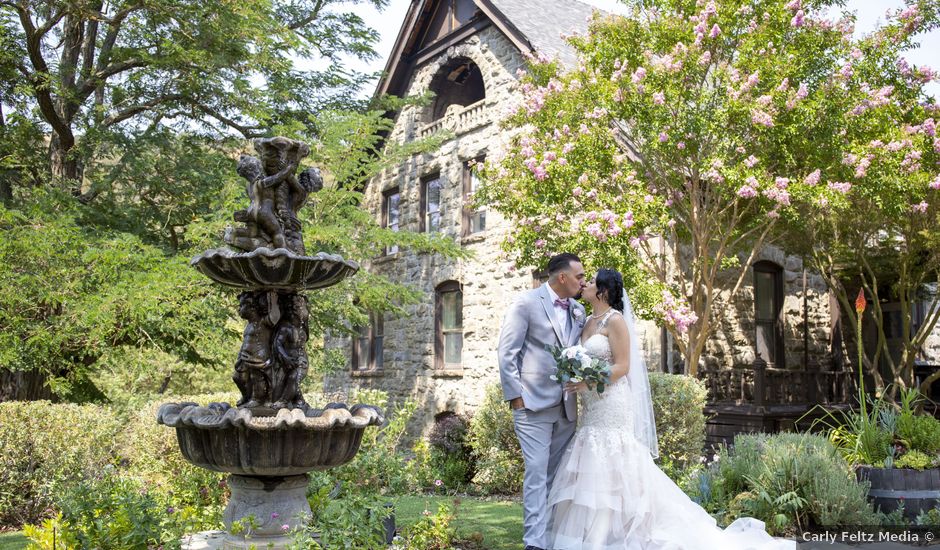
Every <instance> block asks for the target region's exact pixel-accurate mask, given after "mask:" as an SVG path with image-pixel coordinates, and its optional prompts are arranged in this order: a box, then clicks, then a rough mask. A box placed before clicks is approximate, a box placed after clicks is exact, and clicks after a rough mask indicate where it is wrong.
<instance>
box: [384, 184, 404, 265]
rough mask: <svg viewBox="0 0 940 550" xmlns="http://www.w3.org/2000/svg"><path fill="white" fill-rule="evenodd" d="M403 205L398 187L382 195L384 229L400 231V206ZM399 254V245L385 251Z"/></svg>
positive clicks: (389, 247) (391, 246)
mask: <svg viewBox="0 0 940 550" xmlns="http://www.w3.org/2000/svg"><path fill="white" fill-rule="evenodd" d="M400 203H401V194H400V193H399V192H398V188H397V187H393V188H392V189H388V190H386V191H384V192H383V193H382V227H385V228H387V229H391V230H392V231H398V224H399V222H400V220H401V214H400V212H399V206H400ZM396 252H398V245H397V244H393V245H390V246H388V247H386V249H385V254H395V253H396Z"/></svg>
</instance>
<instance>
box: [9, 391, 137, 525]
mask: <svg viewBox="0 0 940 550" xmlns="http://www.w3.org/2000/svg"><path fill="white" fill-rule="evenodd" d="M120 430H121V422H120V420H119V418H118V417H117V416H116V415H115V414H114V413H113V412H111V411H110V410H109V409H107V408H104V407H100V406H97V405H68V404H67V405H59V404H53V403H50V402H48V401H14V402H6V403H0V526H3V527H19V526H21V525H23V524H24V523H31V522H36V521H38V520H40V519H41V518H43V517H46V516H48V515H49V514H50V512H51V510H52V509H53V508H54V506H55V497H56V493H57V492H58V491H60V490H62V488H63V487H64V486H66V485H68V484H70V483H74V482H78V481H79V480H81V479H84V478H87V477H91V476H92V475H93V474H95V473H97V472H100V471H101V470H102V469H103V468H104V467H105V465H107V464H109V463H111V461H112V459H113V458H114V456H115V453H116V447H115V438H116V436H117V435H118V433H119V432H120Z"/></svg>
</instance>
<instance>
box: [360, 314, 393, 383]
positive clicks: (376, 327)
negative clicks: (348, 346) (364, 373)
mask: <svg viewBox="0 0 940 550" xmlns="http://www.w3.org/2000/svg"><path fill="white" fill-rule="evenodd" d="M383 325H384V320H383V319H382V314H381V313H370V314H369V324H368V325H366V326H361V327H356V336H355V339H354V341H353V346H352V368H353V370H382V367H383V366H384V342H383V339H384V336H385V333H384V331H385V327H384V326H383Z"/></svg>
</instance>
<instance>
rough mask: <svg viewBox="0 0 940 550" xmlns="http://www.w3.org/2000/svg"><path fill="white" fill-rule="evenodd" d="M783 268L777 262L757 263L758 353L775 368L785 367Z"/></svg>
mask: <svg viewBox="0 0 940 550" xmlns="http://www.w3.org/2000/svg"><path fill="white" fill-rule="evenodd" d="M782 307H783V269H782V268H781V267H780V266H779V265H777V264H775V263H773V262H766V261H763V262H757V263H756V264H754V324H755V330H756V343H757V349H756V351H757V353H758V354H760V356H761V358H762V359H763V360H764V361H767V362H768V363H770V364H771V365H772V366H775V367H778V368H783V366H784V365H783V359H784V349H783V324H782V322H781V319H780V314H781V309H782Z"/></svg>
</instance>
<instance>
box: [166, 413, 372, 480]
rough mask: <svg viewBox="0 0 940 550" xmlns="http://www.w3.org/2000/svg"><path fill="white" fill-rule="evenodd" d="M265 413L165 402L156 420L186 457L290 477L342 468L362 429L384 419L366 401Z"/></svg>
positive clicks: (237, 470)
mask: <svg viewBox="0 0 940 550" xmlns="http://www.w3.org/2000/svg"><path fill="white" fill-rule="evenodd" d="M267 412H268V411H265V413H267ZM271 412H272V413H269V414H265V413H262V414H260V415H259V414H257V413H256V411H255V410H253V409H243V408H235V407H232V406H231V405H229V404H228V403H212V404H210V405H209V406H208V407H202V406H199V405H197V404H196V403H167V404H165V405H163V406H161V407H160V410H159V412H158V413H157V422H159V423H160V424H164V425H166V426H169V427H171V428H176V437H177V440H178V441H179V446H180V451H182V453H183V456H184V457H185V458H186V460H188V461H190V462H192V463H193V464H195V465H196V466H201V467H203V468H206V469H209V470H214V471H216V472H225V473H230V474H238V475H247V476H293V475H301V474H306V473H307V472H309V471H311V470H326V469H328V468H335V467H336V466H342V465H343V464H346V463H347V462H349V461H350V460H352V459H353V457H355V456H356V453H357V452H358V451H359V445H360V443H361V442H362V434H363V432H364V431H365V429H366V428H367V427H369V426H380V425H381V424H382V423H384V422H385V419H384V417H383V416H382V413H381V412H380V411H379V410H378V409H377V408H376V407H373V406H371V405H354V406H353V407H352V408H346V405H344V404H331V405H328V406H327V407H326V408H325V409H313V408H311V409H307V410H306V411H304V410H302V409H279V410H277V411H276V412H273V411H271Z"/></svg>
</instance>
